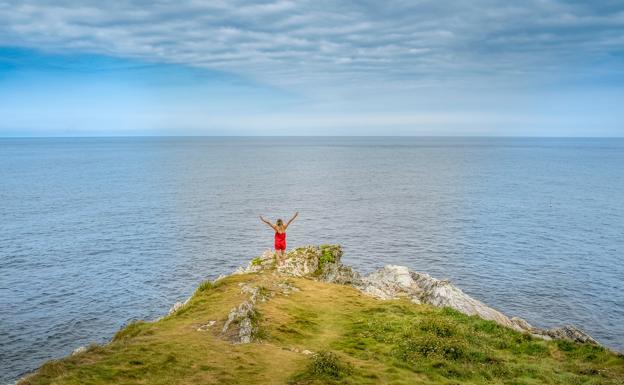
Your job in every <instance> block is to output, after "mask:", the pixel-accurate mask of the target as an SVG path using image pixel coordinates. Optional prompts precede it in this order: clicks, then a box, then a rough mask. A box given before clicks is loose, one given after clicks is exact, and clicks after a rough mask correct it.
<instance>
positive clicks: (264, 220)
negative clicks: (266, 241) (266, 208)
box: [260, 215, 277, 231]
mask: <svg viewBox="0 0 624 385" xmlns="http://www.w3.org/2000/svg"><path fill="white" fill-rule="evenodd" d="M260 220H261V221H262V222H264V223H266V224H267V225H269V226H270V227H271V228H272V229H273V230H275V231H277V229H276V228H275V226H273V224H272V223H271V222H269V221H267V220H266V219H264V218H262V215H260Z"/></svg>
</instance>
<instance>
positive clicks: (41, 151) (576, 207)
mask: <svg viewBox="0 0 624 385" xmlns="http://www.w3.org/2000/svg"><path fill="white" fill-rule="evenodd" d="M296 210H298V211H299V212H300V216H299V218H298V219H297V220H296V221H295V222H294V223H293V224H292V225H291V227H290V228H289V231H288V247H289V248H290V247H293V246H298V245H305V244H320V243H339V244H341V245H343V247H344V252H345V255H344V262H345V263H347V264H350V265H353V266H355V267H356V268H357V270H359V271H361V272H369V271H371V270H373V269H376V268H378V267H381V266H383V265H385V264H400V265H406V266H408V267H409V268H410V269H413V270H416V271H422V272H428V273H430V274H431V275H432V276H434V277H437V278H449V279H451V280H452V281H453V282H455V283H456V284H457V285H458V286H459V287H460V288H462V289H463V290H464V291H465V292H467V293H469V294H470V295H473V296H474V297H476V298H478V299H480V300H482V301H483V302H485V303H487V304H489V305H491V306H493V307H495V308H497V309H500V310H502V311H503V312H504V313H505V314H507V315H509V316H521V317H523V318H525V319H527V320H528V321H529V322H530V323H532V324H534V325H537V326H541V327H552V326H558V325H564V324H574V325H577V326H579V327H580V328H582V329H584V330H586V331H588V332H589V333H590V334H591V335H593V336H594V337H595V338H597V339H598V340H599V341H601V342H602V343H604V344H606V345H608V346H610V347H613V348H616V349H618V350H624V283H623V282H624V263H623V262H624V139H537V138H379V137H378V138H89V139H86V138H83V139H62V138H57V139H0V360H1V363H0V370H1V372H0V384H3V385H4V384H6V383H9V382H11V381H13V380H15V379H16V378H17V377H18V376H19V375H21V374H23V373H25V372H27V371H29V370H32V369H35V368H37V367H38V366H39V365H41V364H42V363H43V362H44V361H46V360H48V359H51V358H58V357H62V356H64V355H67V354H69V353H71V351H72V350H73V349H75V348H77V347H79V346H81V345H87V344H89V343H92V342H96V343H104V342H106V341H108V340H109V339H110V338H111V337H112V335H113V334H114V333H115V331H117V330H118V329H119V328H120V327H122V326H123V325H125V324H127V323H128V322H130V321H131V320H136V319H154V318H157V317H159V316H161V315H163V314H165V313H166V312H167V310H168V309H169V307H170V306H171V305H172V304H173V303H174V302H176V301H179V300H184V299H185V298H187V297H188V296H189V295H190V294H191V293H192V292H193V290H194V288H195V287H196V285H197V284H198V283H200V282H201V281H202V280H205V279H214V278H216V277H217V276H218V275H219V274H222V273H229V272H231V271H232V270H234V269H235V268H236V267H237V266H239V265H243V264H246V262H247V261H249V260H250V259H251V258H253V257H254V256H257V255H259V254H260V253H262V252H263V251H264V250H266V249H269V248H271V246H272V240H273V234H272V233H271V231H270V229H268V228H267V227H266V226H265V225H264V224H262V223H261V222H260V221H259V219H258V215H259V214H262V215H264V216H266V217H267V218H270V219H272V220H275V219H277V218H278V217H281V218H285V219H287V218H288V217H289V216H290V215H292V214H293V213H294V212H295V211H296Z"/></svg>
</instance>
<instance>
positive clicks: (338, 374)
mask: <svg viewBox="0 0 624 385" xmlns="http://www.w3.org/2000/svg"><path fill="white" fill-rule="evenodd" d="M350 372H351V367H350V365H348V364H345V363H343V362H341V360H340V357H338V355H336V354H334V353H332V352H329V351H320V352H318V353H316V354H315V355H313V356H312V362H311V363H310V364H309V366H308V373H309V374H311V375H313V376H314V377H330V378H335V379H338V378H342V377H343V376H345V375H347V374H349V373H350Z"/></svg>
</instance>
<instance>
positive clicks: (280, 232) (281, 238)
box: [260, 211, 299, 264]
mask: <svg viewBox="0 0 624 385" xmlns="http://www.w3.org/2000/svg"><path fill="white" fill-rule="evenodd" d="M297 215H299V212H298V211H297V212H296V213H295V215H293V217H292V218H290V220H289V221H288V222H286V224H284V222H283V221H282V220H281V219H278V220H277V222H276V223H275V224H272V223H271V222H269V221H267V220H266V219H264V218H262V215H260V220H261V221H262V222H264V223H266V224H267V225H269V226H271V228H272V229H273V230H275V254H276V256H277V263H278V264H281V263H282V260H283V258H284V250H286V229H287V228H288V226H290V224H291V223H292V221H294V220H295V218H297Z"/></svg>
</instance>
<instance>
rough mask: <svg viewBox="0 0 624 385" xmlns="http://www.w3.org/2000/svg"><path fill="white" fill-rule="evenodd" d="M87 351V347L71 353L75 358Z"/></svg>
mask: <svg viewBox="0 0 624 385" xmlns="http://www.w3.org/2000/svg"><path fill="white" fill-rule="evenodd" d="M86 351H87V347H86V346H79V347H77V348H76V349H74V351H73V352H72V353H71V355H72V356H75V355H76V354H81V353H85V352H86Z"/></svg>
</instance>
